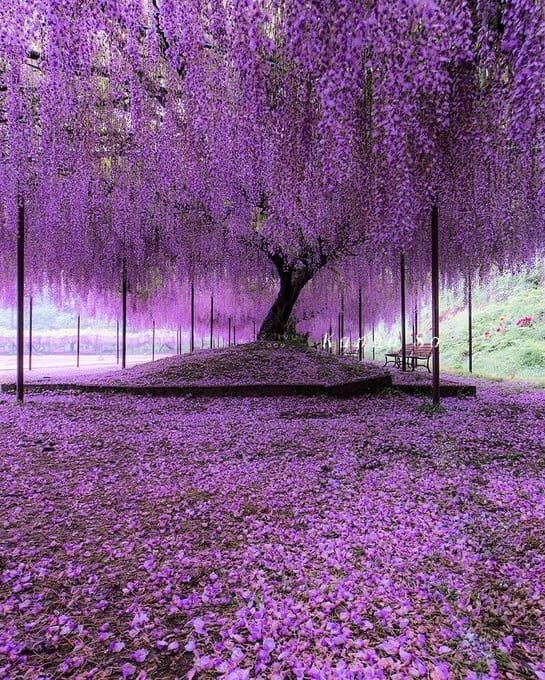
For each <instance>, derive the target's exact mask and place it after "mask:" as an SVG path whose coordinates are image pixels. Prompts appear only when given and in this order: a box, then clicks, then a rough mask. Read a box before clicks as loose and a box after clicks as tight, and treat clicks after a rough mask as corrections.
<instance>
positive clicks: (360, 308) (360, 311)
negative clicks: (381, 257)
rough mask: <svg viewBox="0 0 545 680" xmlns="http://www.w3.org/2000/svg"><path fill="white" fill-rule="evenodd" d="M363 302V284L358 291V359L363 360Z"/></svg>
mask: <svg viewBox="0 0 545 680" xmlns="http://www.w3.org/2000/svg"><path fill="white" fill-rule="evenodd" d="M363 357H364V347H363V304H362V299H361V286H360V289H359V293H358V359H359V360H360V361H363Z"/></svg>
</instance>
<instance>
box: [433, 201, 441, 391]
mask: <svg viewBox="0 0 545 680" xmlns="http://www.w3.org/2000/svg"><path fill="white" fill-rule="evenodd" d="M431 284H432V293H431V304H432V328H431V331H432V335H433V339H432V343H433V403H434V404H435V405H439V404H440V402H441V390H440V384H439V210H438V209H437V206H436V205H434V206H433V207H432V209H431Z"/></svg>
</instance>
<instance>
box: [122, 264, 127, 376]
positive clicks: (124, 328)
mask: <svg viewBox="0 0 545 680" xmlns="http://www.w3.org/2000/svg"><path fill="white" fill-rule="evenodd" d="M121 368H127V268H126V265H125V264H124V265H123V279H122V281H121Z"/></svg>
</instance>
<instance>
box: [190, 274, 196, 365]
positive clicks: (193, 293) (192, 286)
mask: <svg viewBox="0 0 545 680" xmlns="http://www.w3.org/2000/svg"><path fill="white" fill-rule="evenodd" d="M189 351H190V352H194V351H195V286H194V285H193V282H191V337H190V338H189Z"/></svg>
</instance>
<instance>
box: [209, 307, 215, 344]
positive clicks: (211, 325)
mask: <svg viewBox="0 0 545 680" xmlns="http://www.w3.org/2000/svg"><path fill="white" fill-rule="evenodd" d="M210 349H214V296H213V295H211V296H210Z"/></svg>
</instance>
